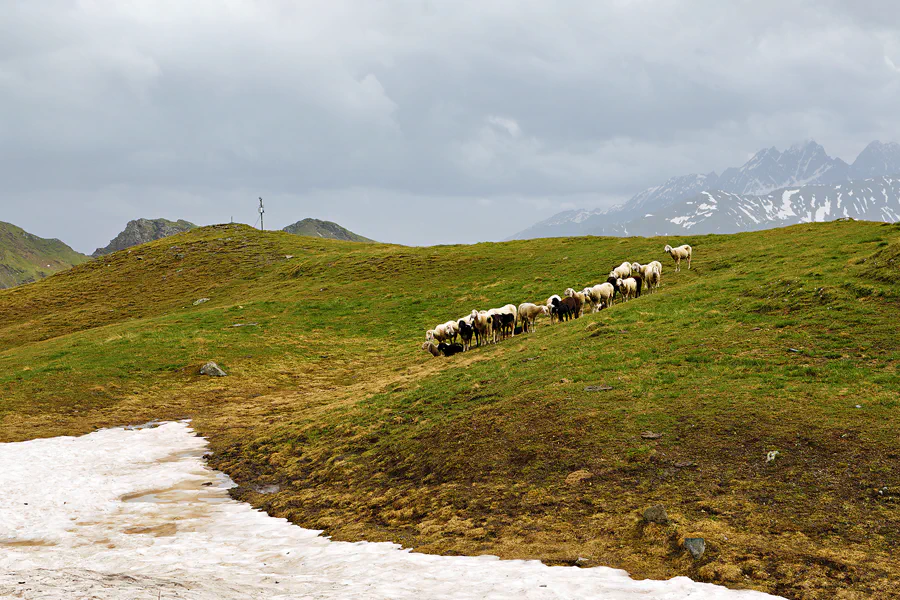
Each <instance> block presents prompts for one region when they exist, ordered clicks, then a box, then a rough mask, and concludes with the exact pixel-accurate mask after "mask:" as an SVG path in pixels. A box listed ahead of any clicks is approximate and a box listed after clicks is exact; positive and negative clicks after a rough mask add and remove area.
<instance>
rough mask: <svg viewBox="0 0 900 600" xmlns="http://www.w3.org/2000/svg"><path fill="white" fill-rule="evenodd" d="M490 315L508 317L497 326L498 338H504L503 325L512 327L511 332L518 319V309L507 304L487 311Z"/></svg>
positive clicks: (513, 305)
mask: <svg viewBox="0 0 900 600" xmlns="http://www.w3.org/2000/svg"><path fill="white" fill-rule="evenodd" d="M488 312H489V313H491V314H492V315H494V316H495V317H496V316H500V315H509V316H508V317H506V318H504V319H502V323H501V324H500V326H499V331H500V337H505V332H504V331H503V326H504V325H512V327H511V328H510V329H511V330H512V329H514V328H515V323H516V321H517V320H518V317H519V314H518V313H519V309H518V308H516V305H515V304H507V305H505V306H503V307H501V308H492V309H491V310H489V311H488Z"/></svg>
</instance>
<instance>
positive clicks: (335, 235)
mask: <svg viewBox="0 0 900 600" xmlns="http://www.w3.org/2000/svg"><path fill="white" fill-rule="evenodd" d="M282 231H287V232H288V233H293V234H294V235H308V236H312V237H319V238H326V239H330V240H344V241H347V242H371V241H373V240H370V239H369V238H366V237H363V236H361V235H358V234H356V233H353V232H352V231H350V230H349V229H345V228H344V227H341V226H340V225H338V224H337V223H333V222H331V221H320V220H319V219H303V220H302V221H297V222H296V223H294V224H293V225H288V226H287V227H285V228H284V229H283V230H282Z"/></svg>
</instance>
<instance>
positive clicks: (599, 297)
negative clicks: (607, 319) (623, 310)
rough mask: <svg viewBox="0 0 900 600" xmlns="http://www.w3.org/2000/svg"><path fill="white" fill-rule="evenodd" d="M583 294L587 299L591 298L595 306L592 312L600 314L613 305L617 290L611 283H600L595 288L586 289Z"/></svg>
mask: <svg viewBox="0 0 900 600" xmlns="http://www.w3.org/2000/svg"><path fill="white" fill-rule="evenodd" d="M582 293H583V294H584V295H585V299H586V300H587V299H588V298H589V299H590V302H591V304H592V305H593V310H592V311H591V312H599V311H600V310H602V309H603V308H609V307H610V306H611V305H612V298H613V295H614V294H615V293H616V288H614V287H613V285H612V284H611V283H608V282H604V283H598V284H597V285H595V286H593V287H589V288H584V291H583V292H582Z"/></svg>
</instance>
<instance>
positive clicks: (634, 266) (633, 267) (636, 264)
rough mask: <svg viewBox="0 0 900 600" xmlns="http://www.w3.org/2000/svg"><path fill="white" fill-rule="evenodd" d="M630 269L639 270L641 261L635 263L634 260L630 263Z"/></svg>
mask: <svg viewBox="0 0 900 600" xmlns="http://www.w3.org/2000/svg"><path fill="white" fill-rule="evenodd" d="M631 270H632V271H640V270H641V263H636V262H633V263H631Z"/></svg>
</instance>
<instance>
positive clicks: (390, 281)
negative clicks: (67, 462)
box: [0, 222, 900, 598]
mask: <svg viewBox="0 0 900 600" xmlns="http://www.w3.org/2000/svg"><path fill="white" fill-rule="evenodd" d="M676 241H677V242H678V243H681V242H682V241H688V242H689V243H691V245H692V246H693V247H694V249H695V263H694V269H693V270H691V271H682V272H681V273H677V274H676V273H673V272H672V266H671V260H670V259H667V257H665V256H664V255H662V252H661V248H662V246H663V245H664V244H665V243H675V242H676ZM898 254H900V228H898V227H897V226H890V225H882V224H872V223H860V222H836V223H828V224H815V225H802V226H796V227H791V228H786V229H779V230H772V231H765V232H756V233H748V234H739V235H733V236H700V237H696V238H691V239H690V240H675V241H672V240H664V239H662V238H660V239H642V238H635V239H620V238H573V239H557V240H529V241H519V242H509V243H503V244H477V245H473V246H446V247H436V248H405V247H398V246H388V245H381V244H377V245H375V244H372V245H368V244H367V245H364V246H361V245H358V244H353V243H342V242H334V241H326V240H317V239H312V238H304V237H296V236H292V235H289V234H286V233H259V232H256V231H254V230H252V229H250V228H247V227H243V226H218V227H212V228H202V229H199V230H195V231H192V232H189V233H186V234H182V235H179V236H175V237H172V238H167V239H165V240H160V241H158V242H154V243H152V244H148V245H145V246H141V247H139V248H135V249H132V252H131V253H127V252H120V253H116V254H113V255H110V256H107V257H104V258H103V259H100V260H97V261H93V262H91V263H89V264H86V265H82V266H80V267H77V268H75V269H73V270H71V271H68V272H66V273H63V274H60V275H57V276H54V277H52V278H50V279H47V280H44V281H42V282H39V283H37V284H35V285H31V286H26V287H24V288H19V289H15V290H10V291H6V292H2V293H0V349H2V351H0V397H2V398H3V401H2V402H0V419H2V422H0V439H2V440H4V441H8V440H16V439H27V438H30V437H34V436H39V435H56V434H60V433H79V432H83V431H88V430H90V429H91V428H92V427H95V426H101V425H116V424H122V423H128V422H137V421H141V420H149V419H153V418H173V417H181V416H191V417H193V418H194V420H195V424H196V426H197V427H198V428H199V429H200V431H201V432H202V433H203V434H204V435H206V436H208V437H209V438H210V440H211V443H212V446H213V449H214V450H215V455H214V457H213V462H214V464H215V465H216V466H217V467H220V468H223V469H224V470H226V471H227V472H229V473H230V474H232V476H233V477H234V478H235V479H236V480H237V481H238V482H239V483H240V484H241V487H240V488H238V490H237V492H236V493H237V494H238V495H239V496H240V497H242V498H245V499H247V500H249V501H251V502H253V503H254V504H256V505H258V506H261V507H263V508H265V509H266V510H268V511H269V512H271V513H272V514H276V515H279V516H285V517H287V518H290V519H291V520H293V521H295V522H297V523H299V524H302V525H305V526H312V527H317V528H324V529H326V530H327V531H328V532H329V533H331V534H333V535H334V536H336V537H338V538H341V539H359V538H365V539H391V540H394V541H398V542H401V543H404V544H405V545H407V546H412V547H415V548H417V549H421V550H423V551H433V552H444V553H470V554H471V553H481V552H490V553H498V554H501V555H502V556H507V557H537V558H541V559H544V560H546V561H548V562H552V563H573V562H575V560H576V559H577V558H579V557H581V558H585V559H587V563H586V564H606V565H612V566H619V567H622V568H626V569H628V570H629V571H630V572H632V573H633V574H635V575H637V576H652V577H669V576H673V575H677V574H687V575H690V576H692V577H695V578H699V579H704V580H708V581H715V582H719V583H726V584H728V585H732V586H738V587H754V588H757V589H763V590H768V591H773V592H777V593H781V594H784V595H787V596H789V597H796V598H832V597H835V594H836V591H837V590H842V593H845V594H850V595H846V596H845V597H847V598H852V597H872V595H873V594H881V595H882V596H883V597H890V594H896V592H894V591H891V590H890V589H889V582H890V581H896V580H897V578H898V576H900V570H898V567H897V565H896V561H893V560H891V555H892V553H894V554H895V553H896V552H897V551H898V546H900V533H898V531H900V504H898V499H900V480H898V475H897V474H898V473H900V452H898V450H897V434H896V424H897V418H898V415H900V400H898V392H900V385H898V375H897V371H896V365H897V364H898V358H900V356H898V354H900V351H898V344H897V343H896V323H897V316H898V308H900V287H898V284H900V281H898V267H897V264H896V260H897V257H898ZM653 258H658V259H660V260H663V259H666V260H663V264H664V272H663V288H662V290H661V292H660V293H658V294H654V295H649V296H644V297H642V298H640V299H639V300H636V301H634V302H629V303H627V304H618V305H616V306H615V307H613V308H612V309H610V310H608V311H603V312H602V313H600V314H598V315H588V316H586V317H585V318H583V319H579V320H577V321H574V322H570V323H568V324H564V325H559V326H552V327H550V326H542V325H541V324H540V323H539V327H538V330H537V332H536V333H534V334H533V335H529V336H520V337H517V338H515V339H512V340H508V341H506V342H503V343H502V344H499V345H497V346H493V347H489V348H484V349H479V350H476V351H473V352H469V353H466V354H464V355H460V356H456V357H453V358H451V359H441V360H436V359H433V358H431V357H430V355H426V354H424V353H422V352H421V350H419V349H418V343H417V342H419V341H420V339H421V338H422V335H423V332H424V330H425V329H426V328H428V327H430V326H432V325H434V324H435V323H437V322H442V321H445V320H447V319H448V318H452V317H455V316H461V315H463V314H465V313H467V312H468V311H469V310H470V309H471V308H472V307H476V306H477V307H484V308H486V307H490V306H499V305H502V304H505V303H507V302H516V303H518V302H521V301H526V300H542V299H544V298H546V297H547V296H548V295H550V294H551V293H554V292H556V293H558V292H560V291H561V290H562V289H564V288H565V287H568V286H570V285H571V286H573V287H580V286H584V285H586V284H591V283H596V282H598V281H601V280H602V279H604V278H605V274H606V272H608V270H609V268H610V267H611V266H614V265H617V264H619V263H620V262H622V260H626V259H627V260H639V261H641V262H646V261H648V260H652V259H653ZM200 298H209V299H210V300H209V301H208V302H205V303H202V304H198V305H196V306H195V305H194V301H196V300H198V299H200ZM235 325H241V326H239V327H235ZM208 359H213V360H216V361H217V362H219V363H220V364H221V365H223V366H224V367H225V368H226V370H228V371H229V374H230V376H229V377H228V378H225V379H221V380H209V379H205V378H202V377H199V376H198V375H197V374H196V370H197V368H198V367H199V365H200V364H201V363H202V362H204V361H205V360H208ZM592 384H605V385H609V386H611V387H612V388H613V389H612V390H610V391H607V392H602V393H589V392H585V391H584V388H585V386H587V385H592ZM857 405H859V406H860V408H856V406H857ZM645 430H652V431H654V432H658V433H662V434H663V436H662V438H660V439H658V440H647V439H644V438H642V437H641V435H640V434H641V432H642V431H645ZM770 450H778V451H779V452H780V456H779V458H778V459H777V460H776V461H774V462H773V463H770V464H766V462H765V453H766V452H768V451H770ZM578 471H584V472H586V473H583V474H582V475H583V476H584V477H587V479H584V480H583V481H582V482H581V483H577V484H570V483H566V479H567V477H568V476H569V474H571V473H573V472H578ZM570 481H571V479H570ZM260 484H278V485H279V486H280V491H279V492H278V493H275V494H261V493H257V492H256V491H254V489H255V488H256V486H259V485H260ZM658 502H659V503H663V504H665V505H666V506H667V508H668V509H669V513H670V515H671V516H672V517H673V523H672V524H671V525H669V526H657V525H648V526H642V525H641V524H640V520H639V518H638V516H637V515H639V513H640V511H641V510H642V509H643V508H645V507H646V506H649V505H651V504H654V503H658ZM690 534H697V535H703V537H705V538H706V539H707V542H708V547H709V550H708V551H707V555H706V556H704V558H703V560H701V561H699V562H696V563H695V562H693V561H691V560H689V559H687V558H686V557H685V556H684V554H683V553H680V552H678V551H677V544H678V541H679V540H680V539H681V538H682V537H684V536H685V535H690ZM582 562H584V561H582ZM853 594H858V596H853Z"/></svg>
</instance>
